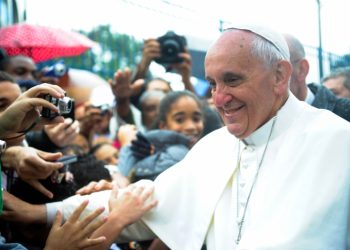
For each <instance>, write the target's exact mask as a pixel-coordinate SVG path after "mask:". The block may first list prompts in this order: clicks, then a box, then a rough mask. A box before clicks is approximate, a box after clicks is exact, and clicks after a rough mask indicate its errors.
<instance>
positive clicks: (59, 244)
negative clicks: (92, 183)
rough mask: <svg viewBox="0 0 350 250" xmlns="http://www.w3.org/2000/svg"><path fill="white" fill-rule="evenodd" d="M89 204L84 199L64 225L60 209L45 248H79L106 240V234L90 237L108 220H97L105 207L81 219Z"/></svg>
mask: <svg viewBox="0 0 350 250" xmlns="http://www.w3.org/2000/svg"><path fill="white" fill-rule="evenodd" d="M87 204H88V201H84V202H83V203H82V204H81V205H80V206H79V207H78V208H77V209H76V210H75V211H74V212H73V214H72V215H71V216H70V217H69V218H68V220H67V221H66V222H65V223H64V224H63V225H61V224H62V214H61V212H60V211H58V212H57V215H56V219H55V221H54V224H53V226H52V228H51V231H50V233H49V236H48V238H47V241H46V246H45V248H44V250H51V249H52V250H56V249H69V250H76V249H77V250H79V249H85V248H87V247H92V246H97V245H99V244H101V243H102V242H104V241H105V240H106V237H104V236H100V237H97V238H90V236H91V235H92V234H93V232H95V231H96V230H97V229H98V228H99V227H101V226H102V225H103V224H104V223H105V222H106V218H104V219H99V220H97V221H96V220H95V219H96V218H97V217H98V216H99V215H100V214H101V213H102V212H103V211H104V208H103V207H102V208H98V209H96V210H95V211H94V212H92V213H91V214H89V215H88V216H86V217H85V218H84V219H82V220H79V217H80V215H81V214H82V212H83V211H84V209H85V208H86V206H87Z"/></svg>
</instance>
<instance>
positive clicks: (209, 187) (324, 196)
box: [56, 26, 350, 250]
mask: <svg viewBox="0 0 350 250" xmlns="http://www.w3.org/2000/svg"><path fill="white" fill-rule="evenodd" d="M291 67H292V66H291V64H290V63H289V51H288V46H287V44H286V42H285V41H284V39H283V37H282V36H281V35H280V34H277V33H275V32H273V31H270V30H268V29H266V28H262V27H255V26H249V27H248V26H245V27H243V26H242V27H239V28H231V29H228V30H226V31H224V32H223V33H222V35H221V36H220V37H219V38H218V40H217V41H216V42H215V43H214V44H213V45H212V47H211V48H210V49H209V50H208V52H207V55H206V58H205V70H206V77H207V80H208V81H209V83H210V85H211V87H212V94H213V99H214V103H215V105H216V107H217V109H218V110H219V112H220V114H221V116H222V117H223V119H224V121H225V124H226V126H225V127H223V128H221V129H219V130H216V131H214V132H212V133H211V134H209V135H207V136H206V137H204V138H203V139H202V140H200V141H199V142H198V143H197V144H196V145H195V146H194V147H193V148H192V149H191V151H190V152H189V153H188V154H187V156H186V158H185V159H184V160H183V161H181V162H179V163H178V164H176V165H175V166H174V167H172V168H170V169H169V170H167V171H165V172H164V173H163V174H161V175H160V176H159V177H158V178H157V179H156V180H155V182H154V183H150V182H149V183H146V184H147V185H148V184H152V185H154V186H155V193H154V197H155V198H156V199H158V201H159V203H158V205H157V207H156V208H155V209H153V210H152V211H151V212H149V213H147V214H145V215H144V216H143V217H142V221H140V222H138V223H135V224H133V225H131V226H129V227H128V228H126V229H125V230H124V231H123V233H122V235H120V236H119V237H118V239H116V241H118V240H123V239H125V237H128V238H129V239H149V238H152V237H155V235H156V237H159V238H160V239H161V240H162V241H163V242H164V243H165V244H167V245H168V246H169V247H170V248H171V249H174V250H177V249H181V250H197V249H200V248H201V247H202V245H203V244H205V245H206V247H207V249H208V250H214V249H216V250H223V249H259V250H261V249H276V250H277V249H278V250H288V249H290V250H296V249H308V250H309V249H312V250H315V249H325V250H326V249H327V250H329V249H337V250H340V249H346V243H347V237H348V234H349V210H350V208H349V204H350V203H349V202H350V193H349V190H350V125H349V123H348V122H346V121H345V120H343V119H341V118H339V117H337V116H336V115H334V114H332V113H331V112H329V111H327V110H320V109H316V108H313V107H311V106H309V105H307V104H306V103H304V102H301V101H299V100H297V99H296V98H295V97H294V96H293V95H292V94H291V92H289V87H288V83H289V78H290V75H291V71H292V69H291ZM109 193H110V191H103V192H98V193H94V194H92V195H90V196H89V197H90V207H89V209H90V211H91V210H93V209H94V208H95V207H97V206H99V205H101V204H106V206H107V204H108V198H109ZM85 198H86V197H81V196H74V197H71V198H69V199H67V200H65V201H63V203H61V204H60V206H61V208H62V209H63V213H64V215H65V216H66V217H67V216H69V215H70V214H71V212H72V211H73V210H74V208H76V206H77V205H78V204H80V202H81V200H82V199H85ZM56 205H57V204H56ZM145 225H146V226H145ZM116 237H117V235H116Z"/></svg>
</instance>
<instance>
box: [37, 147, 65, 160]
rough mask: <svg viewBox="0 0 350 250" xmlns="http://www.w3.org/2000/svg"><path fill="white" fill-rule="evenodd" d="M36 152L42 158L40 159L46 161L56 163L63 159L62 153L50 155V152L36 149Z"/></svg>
mask: <svg viewBox="0 0 350 250" xmlns="http://www.w3.org/2000/svg"><path fill="white" fill-rule="evenodd" d="M36 152H37V153H38V155H39V156H40V158H42V159H44V160H46V161H56V160H58V159H59V158H60V157H62V153H60V152H57V153H49V152H44V151H41V150H39V149H36Z"/></svg>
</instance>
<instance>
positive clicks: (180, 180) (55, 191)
mask: <svg viewBox="0 0 350 250" xmlns="http://www.w3.org/2000/svg"><path fill="white" fill-rule="evenodd" d="M0 39H1V38H0ZM161 57H162V48H161V44H160V43H159V41H158V40H157V39H147V40H145V41H144V46H143V54H142V58H141V60H140V62H139V64H138V65H137V67H135V68H134V69H131V68H124V69H116V72H115V74H114V76H113V77H112V78H111V79H110V80H109V82H108V83H109V84H108V85H106V86H102V88H101V89H102V92H101V89H99V88H95V89H92V90H91V96H93V95H94V96H101V98H100V99H102V100H103V101H105V102H102V103H101V102H100V103H96V102H95V101H94V100H93V99H91V100H88V101H86V102H76V101H75V99H79V98H76V96H69V95H67V90H66V89H65V86H63V85H62V84H61V82H60V78H57V77H53V76H46V75H45V74H44V73H43V72H44V71H45V69H44V70H43V71H40V70H38V68H37V65H36V64H35V62H34V61H33V60H32V58H30V57H29V56H25V55H14V56H10V55H8V54H7V53H6V51H5V50H1V54H0V142H1V145H0V146H1V147H0V156H1V161H0V163H1V171H2V176H1V177H2V178H1V185H2V198H1V199H0V200H1V202H2V206H1V207H2V212H1V215H0V219H1V220H0V222H1V239H0V240H1V242H0V248H1V249H2V246H3V247H7V248H4V249H46V250H50V249H61V248H66V249H106V250H107V249H122V250H123V249H149V250H166V249H189V250H193V249H208V250H213V249H348V247H350V225H349V217H350V194H349V192H350V171H349V167H350V154H349V153H348V152H349V149H350V125H349V123H348V122H349V121H350V95H349V93H350V85H349V82H350V68H341V69H337V70H335V71H332V72H331V73H330V74H329V75H328V76H327V77H325V78H324V79H323V80H322V83H307V81H306V78H307V75H308V72H309V68H310V65H309V62H308V60H307V58H306V55H305V50H304V47H303V45H302V43H301V42H300V41H299V40H298V39H297V38H296V37H294V36H293V35H291V34H279V33H277V32H275V31H273V30H270V29H268V28H266V27H260V26H254V25H247V26H239V27H232V28H230V29H227V30H225V31H223V32H222V34H221V36H220V37H219V38H218V39H217V40H216V41H215V42H214V43H213V44H212V46H211V47H210V48H209V50H208V51H207V54H206V57H205V61H204V62H203V64H204V65H205V72H206V80H207V81H208V82H209V84H210V88H211V93H210V95H209V96H204V97H203V96H200V95H198V94H197V93H196V91H195V88H194V86H193V85H192V83H191V75H192V59H191V55H190V53H189V52H188V50H187V48H185V49H184V51H181V52H180V53H179V54H178V55H177V60H176V61H174V62H171V63H167V64H166V65H163V66H164V67H166V68H167V70H173V71H175V72H177V73H178V74H179V75H180V76H181V79H182V83H183V86H182V90H173V88H172V84H171V83H170V82H168V81H167V80H166V79H163V78H160V77H153V76H152V75H151V74H150V70H149V67H150V64H151V63H152V62H154V61H157V60H158V59H159V58H161ZM106 96H112V97H113V100H112V101H110V100H104V99H107V98H105V97H106ZM212 103H213V105H212ZM335 145H336V147H335Z"/></svg>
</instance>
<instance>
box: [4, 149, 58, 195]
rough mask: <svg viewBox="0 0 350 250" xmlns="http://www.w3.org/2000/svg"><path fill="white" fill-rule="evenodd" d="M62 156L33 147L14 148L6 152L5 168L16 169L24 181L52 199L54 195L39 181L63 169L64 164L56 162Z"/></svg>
mask: <svg viewBox="0 0 350 250" xmlns="http://www.w3.org/2000/svg"><path fill="white" fill-rule="evenodd" d="M61 156H62V154H61V153H48V152H44V151H41V150H37V149H35V148H32V147H21V146H14V147H9V148H8V149H7V150H6V151H5V154H4V155H3V163H4V166H5V167H9V168H14V169H15V170H16V172H17V174H18V175H19V177H20V178H21V179H22V180H23V181H25V182H27V183H28V184H29V185H31V186H32V187H33V188H35V189H36V190H38V191H39V192H41V193H43V194H44V195H46V196H47V197H49V198H52V197H53V194H52V193H51V192H50V191H49V190H47V189H46V188H45V187H44V186H43V185H42V184H41V183H40V182H39V179H46V178H47V177H49V176H50V175H51V174H52V173H53V172H54V171H56V170H58V169H60V168H61V167H63V164H62V163H59V162H55V161H56V160H57V159H58V158H60V157H61Z"/></svg>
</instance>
